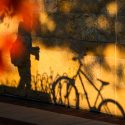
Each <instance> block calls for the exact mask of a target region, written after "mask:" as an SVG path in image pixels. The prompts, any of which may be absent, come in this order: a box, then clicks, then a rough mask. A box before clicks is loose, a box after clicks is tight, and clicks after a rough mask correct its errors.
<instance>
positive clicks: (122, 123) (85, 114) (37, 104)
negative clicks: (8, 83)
mask: <svg viewBox="0 0 125 125" xmlns="http://www.w3.org/2000/svg"><path fill="white" fill-rule="evenodd" d="M0 102H4V103H10V104H14V105H21V106H25V107H32V108H36V109H41V110H46V111H50V112H56V113H60V114H66V115H71V116H76V117H81V118H86V119H91V120H97V121H103V122H107V123H112V124H118V125H125V119H122V118H120V119H119V118H117V117H114V116H110V115H107V114H103V113H96V112H90V111H88V110H78V109H77V110H76V109H73V108H67V107H65V106H59V105H53V104H50V103H46V102H41V101H38V100H32V99H26V98H22V97H16V96H9V95H0ZM7 120H8V121H10V122H7ZM7 120H6V118H0V125H1V123H4V124H2V125H35V124H32V123H25V122H21V121H15V120H11V119H7ZM1 121H2V122H1ZM9 123H10V124H9ZM11 123H12V124H11Z"/></svg>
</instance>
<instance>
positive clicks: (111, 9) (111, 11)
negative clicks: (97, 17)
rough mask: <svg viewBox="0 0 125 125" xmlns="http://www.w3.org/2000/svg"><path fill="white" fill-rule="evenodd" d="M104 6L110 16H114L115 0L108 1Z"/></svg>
mask: <svg viewBox="0 0 125 125" xmlns="http://www.w3.org/2000/svg"><path fill="white" fill-rule="evenodd" d="M106 8H107V12H108V14H109V15H110V16H115V15H116V13H117V11H118V5H117V3H116V2H111V3H109V4H108V5H107V7H106Z"/></svg>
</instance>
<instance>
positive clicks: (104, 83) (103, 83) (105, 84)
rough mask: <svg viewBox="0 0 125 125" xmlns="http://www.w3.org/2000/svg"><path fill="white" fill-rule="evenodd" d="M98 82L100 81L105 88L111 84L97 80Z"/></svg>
mask: <svg viewBox="0 0 125 125" xmlns="http://www.w3.org/2000/svg"><path fill="white" fill-rule="evenodd" d="M97 80H98V81H99V82H101V83H102V85H103V86H107V85H109V82H105V81H103V80H101V79H97Z"/></svg>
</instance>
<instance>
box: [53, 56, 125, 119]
mask: <svg viewBox="0 0 125 125" xmlns="http://www.w3.org/2000/svg"><path fill="white" fill-rule="evenodd" d="M83 56H84V55H79V56H78V57H74V58H73V60H74V61H78V63H79V68H78V70H77V72H76V74H75V75H74V76H73V77H72V78H70V77H68V76H61V77H59V78H58V79H57V80H56V81H55V82H54V83H53V86H52V90H53V100H54V103H55V104H60V105H63V106H67V107H74V108H80V95H79V90H78V86H77V85H76V83H75V81H76V78H79V81H80V84H81V86H82V89H83V92H84V95H85V99H86V101H87V104H88V109H89V111H91V112H96V113H100V112H101V113H106V114H108V115H116V114H115V112H114V111H112V110H111V107H110V105H113V106H115V107H116V108H117V109H118V112H120V115H119V116H118V117H122V118H124V117H125V113H124V109H123V108H122V106H121V105H120V104H119V103H118V102H117V101H115V100H113V99H108V98H106V99H105V98H104V97H103V95H102V93H101V92H102V90H103V88H104V87H106V86H108V85H109V83H108V82H106V81H102V80H100V79H97V80H98V81H99V82H100V87H99V88H98V87H97V86H96V85H95V83H94V82H93V80H92V79H90V77H88V75H87V74H86V73H85V72H84V71H83V70H82V67H84V65H83V63H82V61H81V59H82V58H83ZM82 77H84V78H85V79H86V80H87V81H88V82H89V84H90V85H91V86H92V87H93V89H95V90H96V92H97V95H96V98H95V101H94V103H93V106H92V104H91V103H90V102H91V100H90V99H89V97H88V95H89V93H88V92H87V89H86V87H85V84H86V83H85V82H84V81H83V79H82ZM64 84H66V85H65V88H64V87H63V86H64ZM63 89H65V90H63ZM71 90H74V91H73V92H74V93H75V94H74V95H75V97H74V99H73V96H72V94H71ZM58 91H59V92H58ZM64 91H65V92H64ZM73 92H72V93H73ZM58 93H59V94H58ZM70 94H71V95H70ZM70 97H72V99H71V98H70ZM99 99H101V102H99V104H98V105H97V102H98V101H99ZM66 100H67V101H66ZM71 100H75V104H74V105H72V101H71ZM110 110H111V111H110ZM113 110H115V109H113Z"/></svg>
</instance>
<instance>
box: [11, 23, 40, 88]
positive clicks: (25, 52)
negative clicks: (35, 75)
mask: <svg viewBox="0 0 125 125" xmlns="http://www.w3.org/2000/svg"><path fill="white" fill-rule="evenodd" d="M30 54H32V55H34V56H35V58H36V59H37V60H39V47H32V36H31V30H29V29H27V28H26V27H25V24H24V22H20V23H19V27H18V35H17V39H16V41H15V42H14V43H13V45H12V48H11V51H10V55H11V62H12V63H13V64H14V65H15V66H16V67H17V68H18V73H19V76H20V81H19V85H18V88H19V89H26V90H30V89H31V69H30V68H31V60H30Z"/></svg>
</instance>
